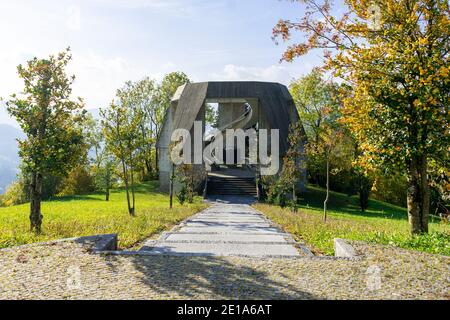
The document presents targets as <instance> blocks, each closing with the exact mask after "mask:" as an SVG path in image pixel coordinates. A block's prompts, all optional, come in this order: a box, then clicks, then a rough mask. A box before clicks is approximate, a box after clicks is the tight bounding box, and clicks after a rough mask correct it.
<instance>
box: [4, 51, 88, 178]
mask: <svg viewBox="0 0 450 320" xmlns="http://www.w3.org/2000/svg"><path fill="white" fill-rule="evenodd" d="M71 59H72V56H71V55H70V51H69V49H67V50H66V51H63V52H61V53H60V54H58V55H57V56H50V58H49V59H37V58H34V59H32V60H30V61H28V63H27V65H26V66H22V65H19V66H18V68H17V70H18V73H19V77H20V78H22V79H23V80H24V84H25V86H24V89H23V91H22V94H21V95H20V96H18V95H15V94H14V95H12V97H11V99H10V100H9V101H8V102H7V110H8V113H9V114H10V115H11V116H13V117H14V118H15V119H16V121H17V122H18V123H19V125H20V127H21V128H22V130H23V132H24V133H25V135H26V139H24V140H19V155H20V157H21V159H22V164H23V169H24V170H26V171H28V172H39V173H42V174H53V175H61V176H64V175H65V174H66V173H67V172H68V171H69V170H70V169H71V168H72V167H73V166H74V164H75V163H77V162H78V161H79V159H80V157H81V156H83V155H84V154H85V153H86V145H85V142H84V139H83V132H82V128H83V124H84V120H85V112H86V111H85V110H83V102H82V100H81V98H78V100H76V101H72V100H70V99H69V97H70V95H71V93H72V89H71V85H72V83H73V81H74V79H75V77H74V76H72V77H70V78H69V77H67V76H66V73H65V67H66V66H67V64H68V63H69V61H70V60H71Z"/></svg>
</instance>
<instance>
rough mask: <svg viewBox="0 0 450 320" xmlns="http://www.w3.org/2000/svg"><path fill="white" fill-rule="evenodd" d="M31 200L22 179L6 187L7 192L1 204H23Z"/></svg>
mask: <svg viewBox="0 0 450 320" xmlns="http://www.w3.org/2000/svg"><path fill="white" fill-rule="evenodd" d="M27 201H29V198H28V195H27V193H26V192H25V187H24V183H23V181H22V180H18V181H14V182H13V183H12V184H10V185H9V187H8V188H7V189H6V192H5V194H4V195H3V196H2V198H1V206H3V207H9V206H14V205H17V204H22V203H25V202H27Z"/></svg>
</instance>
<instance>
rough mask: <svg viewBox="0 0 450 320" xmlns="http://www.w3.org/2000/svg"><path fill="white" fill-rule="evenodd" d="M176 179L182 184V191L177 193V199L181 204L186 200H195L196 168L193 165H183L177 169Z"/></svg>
mask: <svg viewBox="0 0 450 320" xmlns="http://www.w3.org/2000/svg"><path fill="white" fill-rule="evenodd" d="M176 179H177V181H178V182H179V183H180V185H181V189H180V191H179V192H178V193H177V199H178V202H180V204H183V203H184V202H185V201H186V200H187V201H188V202H189V203H192V202H193V201H194V184H195V170H194V167H193V166H192V165H187V164H184V165H181V166H178V167H177V169H176Z"/></svg>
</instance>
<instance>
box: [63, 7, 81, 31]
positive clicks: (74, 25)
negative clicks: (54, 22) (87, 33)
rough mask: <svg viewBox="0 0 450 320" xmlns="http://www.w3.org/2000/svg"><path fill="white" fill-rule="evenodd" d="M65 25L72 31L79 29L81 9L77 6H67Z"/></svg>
mask: <svg viewBox="0 0 450 320" xmlns="http://www.w3.org/2000/svg"><path fill="white" fill-rule="evenodd" d="M67 13H68V17H67V21H66V27H67V28H69V29H70V30H73V31H78V30H80V29H81V9H80V7H79V6H70V7H68V8H67Z"/></svg>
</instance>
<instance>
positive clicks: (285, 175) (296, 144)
mask: <svg viewBox="0 0 450 320" xmlns="http://www.w3.org/2000/svg"><path fill="white" fill-rule="evenodd" d="M289 129H290V130H289V136H288V140H289V148H288V150H287V152H286V155H285V156H284V158H283V169H282V171H281V176H280V182H279V184H280V185H281V186H284V187H285V188H286V189H288V190H289V189H290V191H292V209H293V211H294V212H297V205H298V204H297V190H296V186H297V184H298V182H299V181H300V179H301V175H302V173H303V172H304V169H305V167H306V166H305V163H304V162H305V150H304V147H303V145H304V144H305V142H306V139H305V132H304V128H303V125H302V123H301V122H300V121H298V122H296V123H294V124H291V127H290V128H289ZM283 192H284V191H283Z"/></svg>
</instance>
